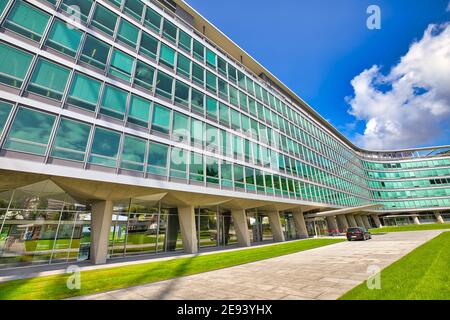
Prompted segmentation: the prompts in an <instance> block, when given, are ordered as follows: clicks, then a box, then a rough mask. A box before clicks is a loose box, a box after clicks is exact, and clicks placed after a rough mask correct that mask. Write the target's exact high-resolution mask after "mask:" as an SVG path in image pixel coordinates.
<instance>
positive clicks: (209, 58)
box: [206, 48, 216, 69]
mask: <svg viewBox="0 0 450 320" xmlns="http://www.w3.org/2000/svg"><path fill="white" fill-rule="evenodd" d="M206 63H208V64H209V65H210V66H212V67H213V68H214V69H215V68H216V54H215V53H214V52H212V51H211V50H209V49H208V48H206Z"/></svg>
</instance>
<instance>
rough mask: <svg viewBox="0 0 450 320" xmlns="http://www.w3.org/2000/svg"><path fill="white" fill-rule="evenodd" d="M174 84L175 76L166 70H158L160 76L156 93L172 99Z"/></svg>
mask: <svg viewBox="0 0 450 320" xmlns="http://www.w3.org/2000/svg"><path fill="white" fill-rule="evenodd" d="M172 84H173V78H172V77H171V76H169V75H167V74H165V73H164V72H161V71H158V78H157V80H156V93H157V94H160V95H162V96H163V97H166V98H169V99H172Z"/></svg>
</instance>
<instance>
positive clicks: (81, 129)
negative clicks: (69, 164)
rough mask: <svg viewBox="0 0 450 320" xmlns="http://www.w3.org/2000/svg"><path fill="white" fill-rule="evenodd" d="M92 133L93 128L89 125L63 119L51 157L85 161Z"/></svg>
mask: <svg viewBox="0 0 450 320" xmlns="http://www.w3.org/2000/svg"><path fill="white" fill-rule="evenodd" d="M90 131H91V126H90V125H88V124H85V123H81V122H77V121H72V120H69V119H64V118H63V119H61V122H60V123H59V127H58V131H57V132H56V137H55V142H54V143H53V148H52V152H51V154H50V155H51V156H52V157H57V158H63V159H69V160H77V161H84V156H85V154H86V146H87V142H88V138H89V132H90Z"/></svg>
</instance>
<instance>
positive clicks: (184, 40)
mask: <svg viewBox="0 0 450 320" xmlns="http://www.w3.org/2000/svg"><path fill="white" fill-rule="evenodd" d="M179 37H180V38H179V39H178V46H180V47H181V48H183V49H185V50H186V51H188V52H191V48H192V37H191V36H190V35H188V34H187V33H186V32H184V31H182V30H180V33H179Z"/></svg>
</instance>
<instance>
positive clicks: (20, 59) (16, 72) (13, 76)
mask: <svg viewBox="0 0 450 320" xmlns="http://www.w3.org/2000/svg"><path fill="white" fill-rule="evenodd" d="M32 59H33V56H32V55H31V54H29V53H26V52H24V51H21V50H17V49H15V48H13V47H10V46H7V45H5V44H3V43H1V44H0V82H1V83H4V84H7V85H10V86H13V87H16V88H20V87H21V86H22V83H23V79H24V78H25V75H26V73H27V71H28V69H29V67H30V64H31V60H32Z"/></svg>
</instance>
